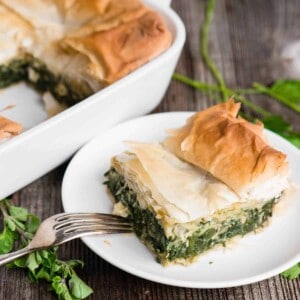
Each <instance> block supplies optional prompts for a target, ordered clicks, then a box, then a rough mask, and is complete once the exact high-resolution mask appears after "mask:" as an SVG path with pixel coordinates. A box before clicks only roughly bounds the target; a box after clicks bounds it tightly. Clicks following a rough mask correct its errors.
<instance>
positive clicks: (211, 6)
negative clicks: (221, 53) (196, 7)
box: [200, 0, 229, 101]
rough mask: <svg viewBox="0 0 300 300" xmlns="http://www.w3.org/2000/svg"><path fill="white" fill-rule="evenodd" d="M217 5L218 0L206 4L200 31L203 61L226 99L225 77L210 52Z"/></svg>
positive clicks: (224, 99) (211, 0)
mask: <svg viewBox="0 0 300 300" xmlns="http://www.w3.org/2000/svg"><path fill="white" fill-rule="evenodd" d="M215 6H216V0H208V1H207V5H206V11H205V17H204V21H203V24H202V27H201V33H200V42H201V45H200V49H201V55H202V58H203V61H204V62H205V64H206V65H207V67H208V68H209V70H210V71H211V73H212V75H213V76H214V77H215V79H216V81H217V83H218V85H219V87H220V91H221V94H222V98H223V101H226V100H227V99H228V98H229V97H228V93H227V89H226V85H225V82H224V79H223V76H222V74H221V73H220V72H219V70H218V68H217V67H216V65H215V63H214V62H213V60H212V59H211V57H210V55H209V54H208V31H209V27H210V24H211V22H212V20H213V16H214V11H215Z"/></svg>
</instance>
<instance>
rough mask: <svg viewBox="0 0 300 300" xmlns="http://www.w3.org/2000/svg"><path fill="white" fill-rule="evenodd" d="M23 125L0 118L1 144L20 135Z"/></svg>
mask: <svg viewBox="0 0 300 300" xmlns="http://www.w3.org/2000/svg"><path fill="white" fill-rule="evenodd" d="M21 131H22V125H21V124H18V123H16V122H14V121H12V120H10V119H7V118H5V117H3V116H0V144H1V143H2V142H4V141H5V140H7V139H9V138H11V137H13V136H15V135H18V134H20V133H21Z"/></svg>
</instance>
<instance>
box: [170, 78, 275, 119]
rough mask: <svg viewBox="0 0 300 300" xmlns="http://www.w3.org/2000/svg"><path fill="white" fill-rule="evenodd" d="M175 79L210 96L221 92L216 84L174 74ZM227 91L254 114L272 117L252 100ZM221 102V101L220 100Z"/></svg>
mask: <svg viewBox="0 0 300 300" xmlns="http://www.w3.org/2000/svg"><path fill="white" fill-rule="evenodd" d="M173 79H176V80H178V81H180V82H182V83H184V84H186V85H189V86H191V87H193V88H195V89H197V90H199V91H201V92H204V93H206V94H209V93H210V92H211V91H216V92H219V91H221V88H220V87H218V86H217V85H214V84H207V83H204V82H200V81H197V80H193V79H191V78H189V77H187V76H184V75H181V74H178V73H174V75H173ZM225 89H226V93H227V94H228V95H231V96H234V97H235V98H236V99H237V100H239V101H240V102H241V103H243V104H244V105H245V106H247V107H249V108H250V109H252V110H253V111H254V112H256V113H259V114H261V115H262V116H264V117H267V116H270V115H271V113H270V112H268V111H267V110H265V109H263V108H262V107H260V106H258V105H256V104H254V103H253V102H251V101H250V100H248V99H246V98H245V97H244V96H243V95H241V94H239V93H238V92H237V91H236V90H232V89H229V88H225ZM219 102H220V100H219Z"/></svg>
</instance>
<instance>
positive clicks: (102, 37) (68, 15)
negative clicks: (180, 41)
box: [0, 0, 172, 89]
mask: <svg viewBox="0 0 300 300" xmlns="http://www.w3.org/2000/svg"><path fill="white" fill-rule="evenodd" d="M0 15H1V19H0V37H2V36H3V38H6V39H7V47H6V48H7V49H9V47H11V48H10V49H9V51H8V52H7V53H6V52H5V51H3V52H2V55H0V64H1V63H3V62H5V60H7V59H8V58H11V57H10V56H11V55H12V53H13V54H14V55H17V54H18V53H21V52H26V53H29V54H31V55H33V56H34V57H36V58H38V59H40V60H41V61H42V62H44V63H45V64H46V65H47V67H48V69H49V70H50V71H51V72H53V73H54V74H57V73H58V74H62V75H63V76H69V77H70V76H71V77H72V76H74V77H78V78H85V76H88V77H90V78H92V79H93V80H95V81H96V82H97V81H101V84H95V83H94V86H95V87H96V88H95V89H97V88H99V86H101V87H102V86H105V85H106V84H110V83H112V82H114V81H116V80H118V79H119V78H121V77H122V76H124V75H126V74H128V73H129V72H131V71H133V70H135V69H136V68H138V67H139V66H141V65H143V64H145V63H146V62H148V61H149V60H150V59H152V58H154V57H155V56H157V55H159V54H160V53H162V52H163V51H164V50H166V49H167V48H168V47H169V46H170V44H171V42H172V36H171V33H170V31H169V30H168V28H167V26H166V24H165V22H164V20H163V18H162V17H161V16H160V15H159V14H158V13H157V12H155V11H153V10H151V9H150V8H148V7H146V6H145V5H144V4H143V3H142V2H141V1H138V0H122V1H120V0H89V1H86V0H1V1H0ZM75 58H76V59H75ZM77 73H81V77H79V75H78V74H77Z"/></svg>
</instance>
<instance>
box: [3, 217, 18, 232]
mask: <svg viewBox="0 0 300 300" xmlns="http://www.w3.org/2000/svg"><path fill="white" fill-rule="evenodd" d="M5 223H6V225H7V227H8V228H9V229H10V230H11V231H15V230H16V223H15V222H14V221H13V220H12V219H11V218H10V217H7V218H5Z"/></svg>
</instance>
